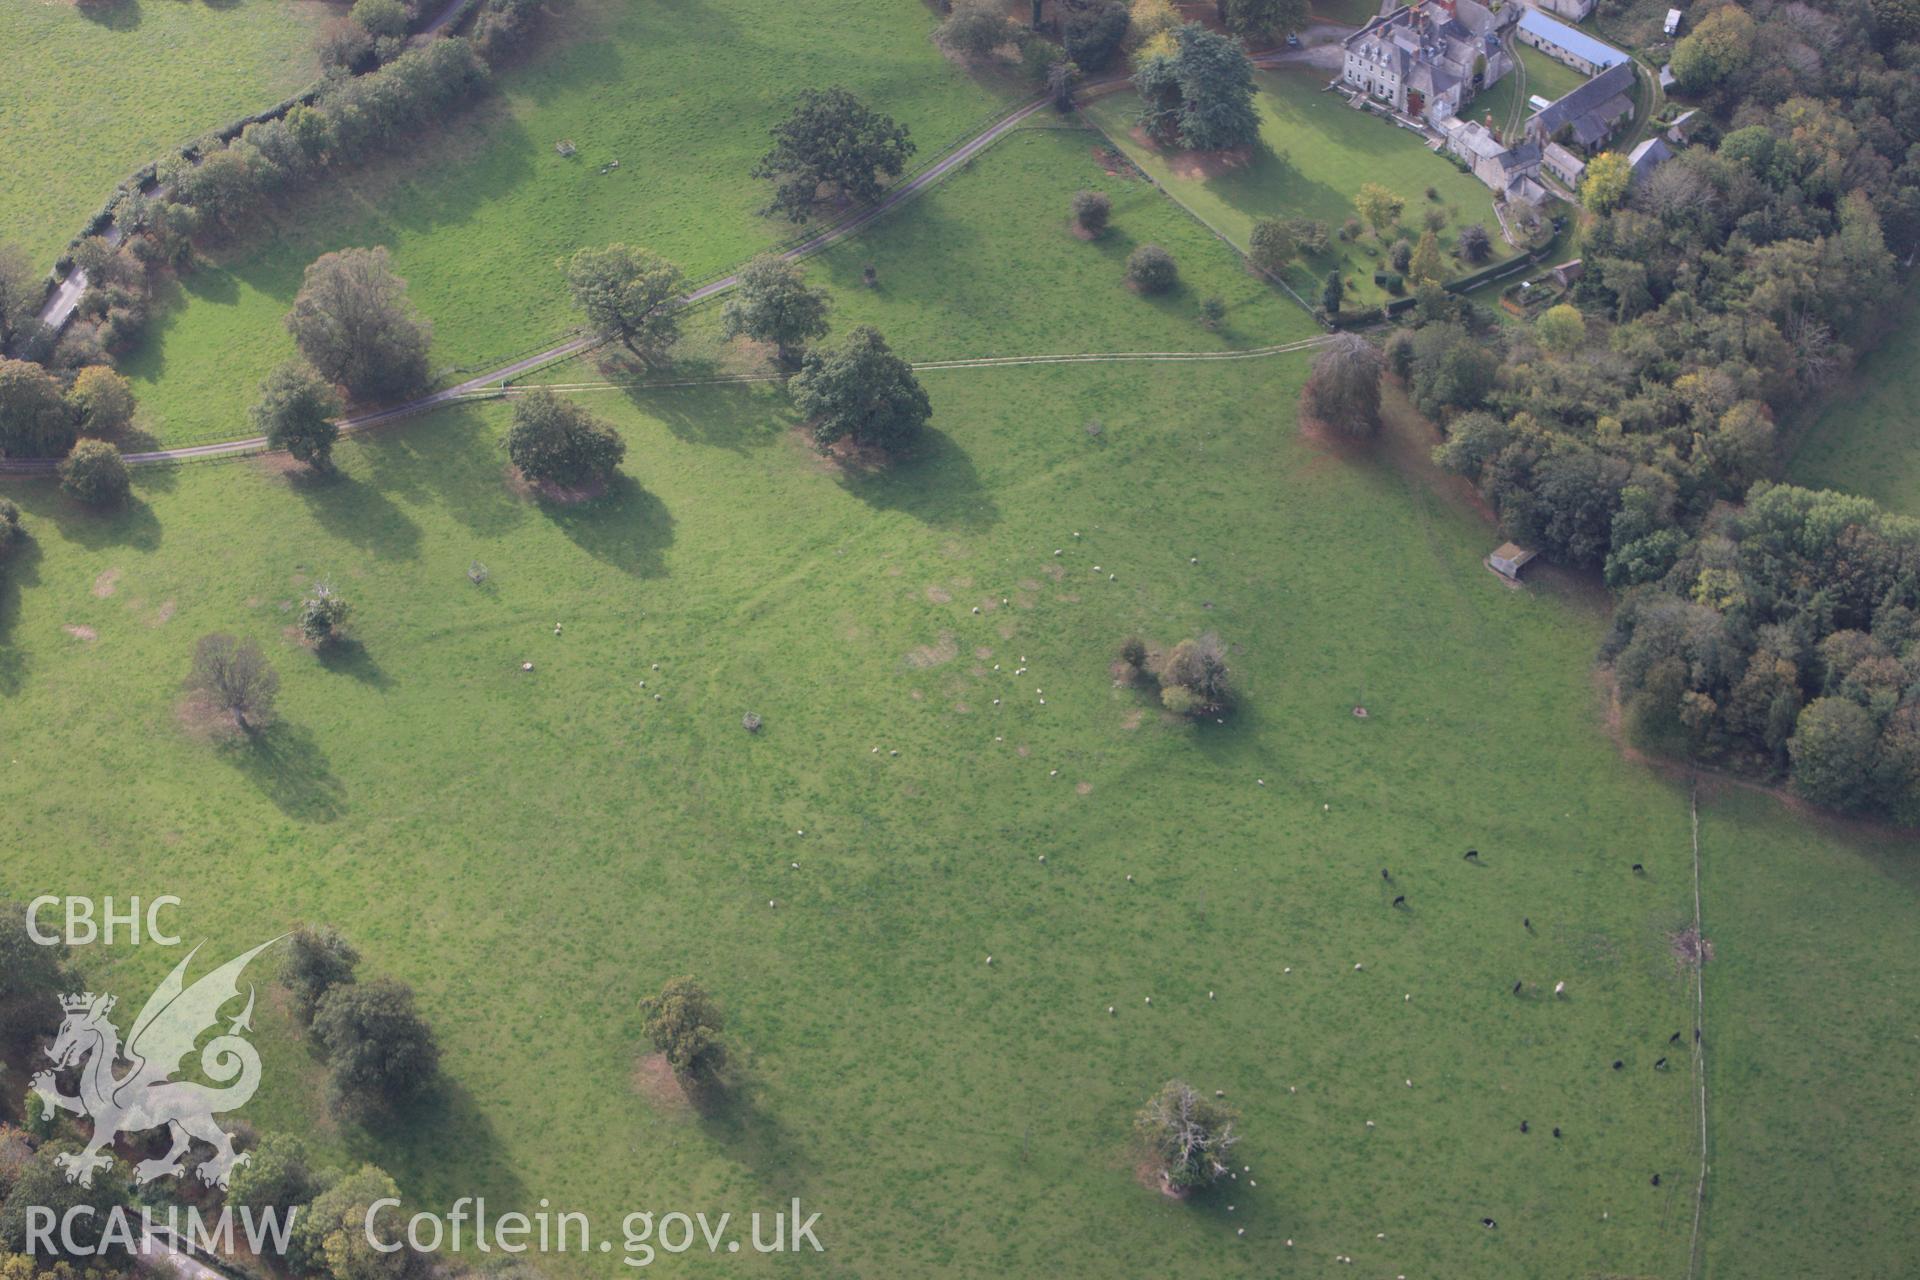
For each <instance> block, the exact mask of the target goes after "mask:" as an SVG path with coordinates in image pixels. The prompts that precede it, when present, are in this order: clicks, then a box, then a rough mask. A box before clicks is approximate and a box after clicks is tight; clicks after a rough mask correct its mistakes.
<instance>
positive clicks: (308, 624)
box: [300, 581, 353, 649]
mask: <svg viewBox="0 0 1920 1280" xmlns="http://www.w3.org/2000/svg"><path fill="white" fill-rule="evenodd" d="M352 612H353V606H352V605H351V604H349V603H348V602H347V599H346V597H345V596H343V595H341V594H340V593H339V592H338V591H335V590H334V589H333V584H332V583H330V582H324V581H323V582H318V583H315V584H314V588H313V590H312V591H311V592H309V593H308V594H307V598H306V599H305V600H303V601H301V602H300V634H301V635H303V636H305V637H306V638H307V643H308V644H311V645H313V646H314V647H315V648H321V649H324V648H325V647H326V646H328V645H330V644H332V643H333V642H334V641H336V640H338V639H339V638H340V628H341V627H343V626H345V625H346V621H347V616H348V615H349V614H351V613H352Z"/></svg>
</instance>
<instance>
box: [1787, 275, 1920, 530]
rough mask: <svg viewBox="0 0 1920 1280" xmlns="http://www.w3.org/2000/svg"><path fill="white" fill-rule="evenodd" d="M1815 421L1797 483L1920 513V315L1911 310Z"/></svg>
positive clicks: (1791, 474)
mask: <svg viewBox="0 0 1920 1280" xmlns="http://www.w3.org/2000/svg"><path fill="white" fill-rule="evenodd" d="M1849 384H1850V387H1851V388H1852V389H1851V390H1848V391H1843V392H1842V393H1840V394H1839V395H1836V396H1835V397H1834V399H1833V400H1832V401H1830V402H1829V403H1828V404H1827V405H1826V406H1825V407H1824V408H1823V409H1822V410H1821V411H1820V413H1819V415H1818V416H1817V417H1815V418H1814V420H1813V421H1812V423H1811V424H1809V425H1808V426H1807V428H1806V430H1805V434H1804V435H1803V436H1802V437H1801V439H1800V441H1799V447H1798V450H1797V451H1796V452H1795V454H1794V456H1793V460H1792V462H1791V463H1790V464H1789V466H1788V468H1787V473H1788V478H1789V479H1791V480H1792V481H1793V482H1794V483H1795V484H1803V485H1811V486H1813V487H1815V488H1826V489H1844V490H1846V491H1847V492H1849V493H1858V494H1861V495H1863V496H1865V497H1869V498H1872V499H1873V500H1874V501H1876V502H1878V503H1880V504H1881V505H1882V506H1885V507H1886V508H1888V509H1889V510H1892V511H1898V512H1901V513H1903V514H1905V515H1910V516H1920V449H1915V447H1914V444H1915V436H1914V414H1913V406H1914V403H1915V398H1916V397H1917V396H1920V318H1916V315H1915V313H1914V312H1912V311H1908V312H1907V313H1906V314H1905V315H1903V316H1902V317H1900V318H1899V320H1898V321H1897V323H1896V326H1895V327H1894V329H1893V330H1892V332H1890V333H1888V334H1887V336H1886V338H1885V339H1884V340H1883V341H1882V342H1881V344H1880V345H1879V346H1878V347H1877V348H1875V349H1874V351H1873V353H1872V354H1871V355H1869V356H1868V357H1867V358H1866V359H1865V360H1862V361H1861V362H1860V366H1859V368H1858V369H1856V370H1855V371H1854V373H1853V374H1852V376H1851V378H1850V379H1849Z"/></svg>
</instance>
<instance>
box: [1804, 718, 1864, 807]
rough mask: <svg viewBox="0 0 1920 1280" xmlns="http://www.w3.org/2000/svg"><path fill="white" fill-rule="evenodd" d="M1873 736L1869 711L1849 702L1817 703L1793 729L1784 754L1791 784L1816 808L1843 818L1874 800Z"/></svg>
mask: <svg viewBox="0 0 1920 1280" xmlns="http://www.w3.org/2000/svg"><path fill="white" fill-rule="evenodd" d="M1876 743H1877V730H1876V729H1875V727H1874V723H1873V717H1872V716H1871V715H1870V714H1868V712H1867V709H1866V708H1865V707H1863V706H1861V705H1860V704H1858V703H1856V702H1853V701H1850V700H1849V699H1847V698H1843V697H1835V698H1815V699H1814V700H1813V701H1812V702H1809V703H1808V704H1807V706H1806V709H1805V710H1803V711H1802V712H1801V713H1800V718H1799V720H1797V721H1796V722H1795V724H1794V729H1793V737H1792V738H1791V739H1789V740H1788V742H1787V752H1788V754H1789V755H1790V756H1791V757H1792V758H1793V784H1794V786H1795V787H1797V788H1798V789H1799V791H1800V794H1802V795H1804V796H1806V797H1807V799H1809V800H1811V801H1813V802H1814V803H1815V804H1822V805H1826V806H1827V807H1828V808H1830V809H1839V810H1842V811H1843V812H1845V811H1851V810H1856V809H1864V808H1867V807H1869V806H1870V805H1871V804H1872V803H1873V801H1874V799H1875V798H1876V797H1875V788H1874V775H1875V768H1874V766H1875V754H1876V753H1875V747H1876Z"/></svg>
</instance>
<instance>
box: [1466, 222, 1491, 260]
mask: <svg viewBox="0 0 1920 1280" xmlns="http://www.w3.org/2000/svg"><path fill="white" fill-rule="evenodd" d="M1460 256H1461V257H1463V258H1465V259H1466V260H1467V261H1468V262H1470V263H1472V264H1474V265H1475V266H1478V265H1480V264H1481V263H1483V262H1485V261H1486V260H1487V259H1488V258H1490V257H1492V256H1493V240H1492V239H1491V238H1490V237H1489V236H1488V235H1487V229H1486V228H1485V227H1483V226H1481V225H1480V224H1479V223H1477V222H1470V223H1468V224H1467V225H1466V226H1464V227H1462V228H1460Z"/></svg>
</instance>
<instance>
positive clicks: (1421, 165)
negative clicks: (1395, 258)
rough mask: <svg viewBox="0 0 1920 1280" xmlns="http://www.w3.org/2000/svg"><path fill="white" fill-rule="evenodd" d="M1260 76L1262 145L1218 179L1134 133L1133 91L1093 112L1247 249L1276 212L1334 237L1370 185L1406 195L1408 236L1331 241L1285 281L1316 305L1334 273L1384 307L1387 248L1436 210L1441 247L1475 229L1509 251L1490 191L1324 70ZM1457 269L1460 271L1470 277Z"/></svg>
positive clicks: (1351, 292)
mask: <svg viewBox="0 0 1920 1280" xmlns="http://www.w3.org/2000/svg"><path fill="white" fill-rule="evenodd" d="M1257 78H1258V81H1259V84H1260V89H1261V92H1260V96H1259V99H1258V102H1257V105H1258V107H1259V110H1260V116H1261V129H1260V136H1261V142H1262V144H1263V145H1262V146H1261V148H1260V149H1259V150H1258V151H1257V152H1256V153H1255V155H1254V156H1253V158H1252V159H1251V161H1249V162H1248V163H1247V164H1245V165H1243V166H1240V167H1237V168H1234V169H1230V170H1227V171H1226V172H1224V173H1221V174H1218V175H1216V176H1213V177H1201V176H1197V175H1196V176H1186V177H1182V176H1178V175H1177V174H1176V172H1175V168H1174V166H1173V165H1171V164H1170V163H1169V160H1168V157H1167V156H1165V155H1163V154H1161V153H1160V152H1158V151H1156V150H1155V149H1153V148H1151V147H1149V146H1146V145H1144V144H1142V143H1141V142H1140V141H1138V140H1137V139H1136V138H1135V137H1134V136H1132V131H1133V129H1134V127H1135V126H1134V120H1135V117H1136V116H1137V115H1138V114H1139V110H1140V107H1139V99H1138V98H1137V97H1136V96H1135V95H1134V94H1133V93H1132V92H1126V93H1116V94H1112V95H1110V96H1108V97H1103V98H1100V99H1097V100H1095V101H1094V102H1092V103H1090V104H1089V105H1088V107H1087V110H1088V112H1089V114H1090V115H1091V116H1092V117H1093V119H1094V120H1095V121H1097V122H1098V123H1099V125H1100V126H1101V128H1103V129H1104V130H1105V131H1106V132H1107V135H1108V136H1109V137H1110V138H1112V139H1113V141H1114V142H1115V143H1116V144H1117V145H1118V146H1120V147H1121V149H1122V150H1124V151H1125V152H1126V153H1127V155H1128V156H1129V157H1131V158H1132V159H1133V161H1134V162H1135V163H1136V164H1138V165H1140V167H1141V168H1143V169H1144V170H1146V172H1147V173H1149V174H1151V175H1152V176H1153V179H1154V180H1155V181H1156V182H1158V183H1160V184H1161V185H1162V186H1163V187H1165V188H1166V190H1167V192H1168V193H1169V194H1170V195H1172V196H1173V197H1174V198H1175V199H1176V200H1179V201H1180V202H1181V203H1182V204H1184V205H1186V206H1187V207H1188V208H1190V209H1192V210H1193V211H1194V213H1196V214H1197V215H1198V216H1199V217H1200V218H1202V219H1203V220H1204V221H1206V222H1207V224H1208V225H1210V226H1212V227H1213V228H1214V229H1215V230H1217V231H1218V232H1219V233H1220V234H1222V235H1224V236H1225V237H1226V238H1227V239H1229V240H1231V241H1232V242H1233V243H1234V244H1236V245H1238V246H1239V247H1240V248H1242V249H1245V248H1246V245H1247V237H1248V235H1249V234H1250V233H1251V231H1252V229H1253V224H1254V222H1255V220H1256V219H1259V218H1263V217H1267V216H1270V215H1279V216H1285V217H1307V218H1315V219H1318V220H1319V221H1321V222H1324V223H1326V224H1327V225H1328V227H1329V229H1331V230H1338V228H1339V226H1340V224H1341V223H1342V222H1344V221H1346V219H1348V218H1351V217H1354V216H1355V214H1354V209H1353V197H1354V196H1355V195H1356V194H1357V193H1358V192H1359V190H1360V187H1361V185H1362V184H1363V183H1367V182H1375V183H1379V184H1380V185H1381V186H1384V187H1386V188H1388V189H1389V190H1391V191H1393V192H1395V193H1396V194H1398V195H1400V196H1401V197H1402V198H1403V199H1405V200H1406V202H1407V208H1406V213H1405V215H1404V216H1403V218H1402V223H1403V229H1402V230H1401V231H1399V232H1394V231H1389V232H1388V234H1387V235H1386V236H1385V237H1383V238H1381V239H1380V240H1376V238H1375V237H1374V235H1373V233H1372V232H1371V231H1367V232H1363V233H1362V235H1361V237H1360V239H1359V240H1358V241H1356V242H1353V243H1344V242H1342V241H1340V240H1339V239H1338V238H1335V239H1334V240H1332V241H1331V243H1330V246H1329V249H1328V252H1327V253H1326V254H1323V255H1316V256H1314V257H1311V258H1308V259H1305V260H1304V261H1303V262H1296V263H1295V264H1294V266H1293V267H1292V268H1291V269H1290V270H1289V271H1288V273H1287V278H1288V282H1289V283H1290V284H1292V285H1293V287H1294V288H1295V289H1297V290H1299V291H1300V293H1301V296H1303V297H1305V298H1306V299H1307V300H1308V301H1309V302H1313V303H1317V302H1318V301H1319V297H1320V285H1321V282H1322V281H1324V280H1325V278H1326V275H1327V273H1328V272H1329V271H1331V270H1333V269H1334V268H1335V267H1336V266H1337V267H1338V268H1339V269H1340V271H1341V272H1342V273H1343V274H1344V276H1345V278H1346V280H1347V283H1348V286H1349V287H1348V290H1347V295H1346V296H1347V301H1346V305H1347V306H1348V307H1353V306H1368V305H1374V304H1378V303H1380V302H1383V301H1386V300H1387V298H1388V294H1387V293H1386V291H1385V290H1383V289H1381V288H1380V287H1378V286H1376V285H1375V284H1374V283H1373V273H1374V272H1375V271H1378V270H1380V269H1381V268H1383V267H1385V266H1386V265H1387V255H1386V247H1387V246H1388V245H1391V244H1392V243H1393V241H1394V240H1396V239H1398V238H1400V236H1401V235H1404V236H1406V238H1408V239H1409V240H1417V239H1418V237H1419V234H1420V230H1421V223H1420V218H1421V216H1422V214H1423V213H1424V212H1425V211H1426V210H1427V209H1428V208H1433V207H1438V208H1441V209H1444V210H1445V211H1446V213H1447V225H1446V227H1445V228H1444V229H1443V230H1442V231H1441V232H1440V233H1439V235H1440V245H1441V249H1442V250H1443V251H1444V252H1449V253H1450V252H1451V251H1452V249H1453V245H1454V239H1455V237H1456V236H1457V235H1458V233H1459V230H1460V228H1461V227H1463V226H1465V225H1466V224H1468V223H1470V222H1478V223H1480V224H1482V225H1483V226H1485V227H1486V228H1487V232H1488V234H1489V235H1490V236H1491V237H1492V240H1493V245H1494V257H1493V258H1492V259H1489V261H1498V260H1499V259H1500V258H1502V257H1509V256H1511V255H1512V252H1513V251H1512V249H1511V248H1510V247H1509V246H1508V245H1507V244H1506V242H1505V241H1504V240H1502V239H1501V238H1500V229H1499V224H1498V223H1497V222H1496V220H1495V219H1494V216H1493V197H1492V193H1491V192H1489V191H1488V190H1487V188H1486V187H1485V186H1484V185H1482V184H1481V182H1480V181H1479V180H1478V179H1477V178H1475V177H1473V176H1472V175H1471V174H1467V173H1463V172H1461V171H1460V169H1458V168H1457V167H1455V166H1454V165H1453V163H1452V162H1450V161H1448V160H1446V159H1444V158H1442V157H1440V156H1436V155H1434V154H1433V153H1431V152H1429V151H1428V150H1427V149H1426V148H1425V147H1424V146H1422V145H1421V143H1420V142H1419V140H1418V139H1416V138H1415V137H1414V136H1413V135H1412V134H1411V133H1408V132H1407V131H1405V130H1403V129H1399V128H1396V127H1394V125H1392V124H1391V123H1389V122H1388V121H1386V120H1385V119H1382V118H1381V117H1379V116H1375V115H1370V114H1367V113H1365V112H1360V111H1355V110H1353V109H1352V108H1350V107H1348V106H1347V105H1346V103H1345V102H1344V101H1343V100H1342V99H1340V98H1338V97H1336V96H1334V95H1332V94H1329V93H1324V92H1322V91H1321V90H1322V86H1323V85H1324V83H1325V80H1324V77H1323V73H1321V72H1317V71H1311V70H1294V69H1288V70H1281V71H1262V72H1259V73H1258V74H1257ZM1428 187H1433V188H1434V189H1435V190H1436V191H1438V192H1439V195H1440V198H1439V200H1438V201H1432V200H1428V199H1427V197H1426V194H1425V192H1426V189H1427V188H1428ZM1456 267H1457V273H1458V274H1464V272H1465V271H1466V270H1467V268H1466V267H1465V266H1464V265H1459V264H1456Z"/></svg>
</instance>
